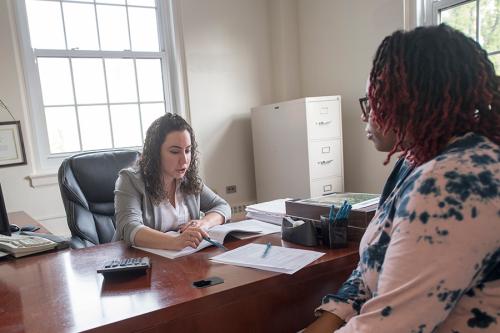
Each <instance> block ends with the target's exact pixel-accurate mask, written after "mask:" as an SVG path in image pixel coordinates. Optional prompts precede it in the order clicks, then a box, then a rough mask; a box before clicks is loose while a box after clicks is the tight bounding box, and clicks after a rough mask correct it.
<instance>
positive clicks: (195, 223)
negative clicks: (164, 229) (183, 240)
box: [179, 220, 227, 251]
mask: <svg viewBox="0 0 500 333" xmlns="http://www.w3.org/2000/svg"><path fill="white" fill-rule="evenodd" d="M201 224H202V223H201V221H200V220H191V221H190V222H189V223H186V224H185V225H183V226H181V228H179V232H180V233H181V235H183V234H185V233H187V232H189V231H190V230H200V231H201V235H202V238H201V239H200V238H198V237H197V238H196V240H199V241H198V242H195V243H196V246H195V247H198V244H199V243H200V242H201V240H202V239H203V240H205V241H207V242H209V243H210V244H212V245H214V246H216V247H218V248H219V249H222V250H224V251H227V248H226V247H225V246H224V245H222V244H221V243H219V242H217V241H214V240H213V239H211V238H210V237H209V236H208V234H207V232H206V231H205V230H204V229H203V228H202V227H201ZM188 246H191V247H193V246H192V245H188Z"/></svg>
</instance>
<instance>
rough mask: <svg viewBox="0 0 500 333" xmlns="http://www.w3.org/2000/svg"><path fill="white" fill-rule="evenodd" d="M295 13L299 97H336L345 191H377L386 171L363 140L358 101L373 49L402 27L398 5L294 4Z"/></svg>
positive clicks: (330, 0) (391, 1)
mask: <svg viewBox="0 0 500 333" xmlns="http://www.w3.org/2000/svg"><path fill="white" fill-rule="evenodd" d="M298 8H299V9H298V13H299V31H300V32H299V45H300V56H299V58H300V70H301V79H302V81H301V82H302V86H301V89H302V94H303V95H304V96H321V95H337V94H339V95H341V96H342V117H343V119H342V126H343V127H342V129H343V135H344V173H345V189H346V191H360V192H373V193H377V192H381V190H382V186H383V184H384V182H385V179H386V178H387V175H388V172H389V171H390V169H391V167H390V166H386V167H384V166H383V165H382V162H383V161H384V159H385V154H383V153H378V152H376V151H375V148H374V147H373V145H372V143H371V142H369V141H367V140H366V137H365V132H364V124H363V123H362V122H361V121H360V115H361V113H360V112H361V110H360V107H359V103H358V98H359V97H362V96H364V93H365V92H364V89H365V83H366V79H367V77H368V74H369V71H370V68H371V62H372V57H373V55H374V53H375V50H376V48H377V46H378V45H379V44H380V42H381V41H382V39H383V38H384V37H385V36H386V35H388V34H390V33H392V32H393V31H394V30H397V29H402V28H403V19H404V11H403V0H373V1H366V0H299V6H298ZM393 160H394V158H393Z"/></svg>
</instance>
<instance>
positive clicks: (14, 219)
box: [7, 212, 50, 234]
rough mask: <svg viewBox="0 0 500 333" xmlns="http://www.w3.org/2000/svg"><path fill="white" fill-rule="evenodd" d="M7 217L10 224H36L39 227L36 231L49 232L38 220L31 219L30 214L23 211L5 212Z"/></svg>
mask: <svg viewBox="0 0 500 333" xmlns="http://www.w3.org/2000/svg"><path fill="white" fill-rule="evenodd" d="M7 216H8V218H9V223H10V224H16V225H18V226H19V227H24V226H27V225H36V226H37V227H40V229H38V232H41V233H44V234H49V233H50V232H49V231H48V230H47V229H45V228H44V226H43V225H41V224H40V223H39V222H38V221H36V220H35V219H33V218H32V217H31V216H29V215H28V214H26V213H25V212H12V213H8V214H7Z"/></svg>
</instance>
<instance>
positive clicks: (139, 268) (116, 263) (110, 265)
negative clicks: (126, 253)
mask: <svg viewBox="0 0 500 333" xmlns="http://www.w3.org/2000/svg"><path fill="white" fill-rule="evenodd" d="M149 267H151V264H150V262H149V258H148V257H143V258H121V259H113V260H110V261H108V262H106V263H105V264H104V265H103V266H102V267H101V268H99V269H98V270H97V273H102V274H104V275H107V274H110V273H124V272H136V273H137V272H145V271H146V270H147V269H148V268H149Z"/></svg>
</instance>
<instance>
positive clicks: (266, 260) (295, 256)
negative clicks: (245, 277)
mask: <svg viewBox="0 0 500 333" xmlns="http://www.w3.org/2000/svg"><path fill="white" fill-rule="evenodd" d="M266 248H267V246H266V244H254V243H251V244H247V245H245V246H241V247H239V248H237V249H234V250H231V251H228V252H224V253H221V254H219V255H217V256H215V257H212V258H210V260H212V261H215V262H218V263H222V264H229V265H235V266H243V267H251V268H257V269H262V270H266V271H272V272H278V273H285V274H293V273H295V272H297V271H298V270H300V269H301V268H303V267H305V266H307V265H309V264H310V263H312V262H313V261H315V260H316V259H318V258H319V257H321V256H322V255H324V253H321V252H316V251H310V250H300V249H291V248H286V247H281V246H271V248H270V249H268V250H267V251H266ZM264 252H266V254H265V255H264Z"/></svg>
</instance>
